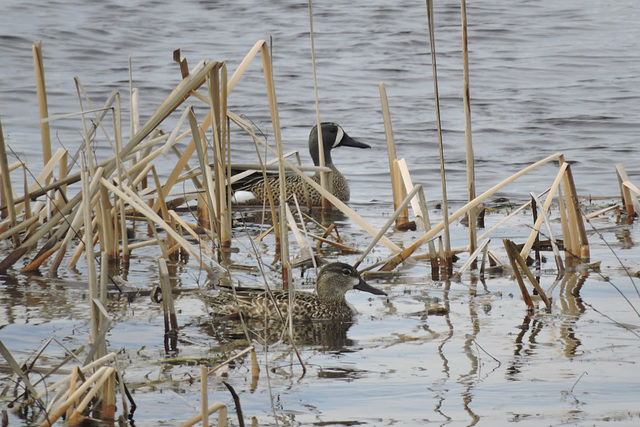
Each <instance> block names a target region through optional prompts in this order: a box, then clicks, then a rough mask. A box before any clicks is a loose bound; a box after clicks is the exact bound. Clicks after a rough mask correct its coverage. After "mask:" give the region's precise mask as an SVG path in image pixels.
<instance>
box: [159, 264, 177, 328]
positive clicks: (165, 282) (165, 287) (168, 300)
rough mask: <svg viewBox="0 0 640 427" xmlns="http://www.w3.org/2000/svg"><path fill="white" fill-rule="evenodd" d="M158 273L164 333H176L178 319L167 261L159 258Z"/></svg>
mask: <svg viewBox="0 0 640 427" xmlns="http://www.w3.org/2000/svg"><path fill="white" fill-rule="evenodd" d="M158 271H159V273H160V288H161V289H162V311H163V313H164V333H165V335H166V334H168V333H170V332H172V331H173V332H177V331H178V318H177V317H176V308H175V305H174V304H173V294H172V292H171V282H170V280H169V269H168V267H167V260H166V259H164V258H160V259H159V260H158Z"/></svg>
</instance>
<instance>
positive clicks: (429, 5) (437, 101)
mask: <svg viewBox="0 0 640 427" xmlns="http://www.w3.org/2000/svg"><path fill="white" fill-rule="evenodd" d="M427 24H428V26H429V46H430V48H431V71H432V73H433V95H434V97H435V110H436V125H437V128H438V151H439V154H440V184H441V188H442V211H443V212H444V215H443V220H444V224H443V226H444V227H443V231H444V246H445V247H444V250H445V253H444V259H443V261H444V263H445V265H446V266H447V268H448V269H451V268H452V267H453V259H452V258H451V237H450V235H449V204H448V198H447V179H446V175H445V167H444V144H443V142H442V123H441V120H440V96H439V94H438V67H437V65H436V41H435V29H434V20H433V0H427Z"/></svg>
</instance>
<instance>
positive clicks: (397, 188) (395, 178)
mask: <svg viewBox="0 0 640 427" xmlns="http://www.w3.org/2000/svg"><path fill="white" fill-rule="evenodd" d="M378 89H379V90H380V103H381V106H382V119H383V122H384V134H385V137H386V140H387V154H388V156H389V176H390V177H391V191H392V193H393V208H394V209H398V206H400V203H402V200H403V199H404V197H405V196H406V194H407V190H406V189H405V187H403V186H402V182H401V180H400V177H399V173H398V170H397V166H396V164H395V162H396V160H397V155H396V143H395V139H394V137H393V128H392V126H391V113H390V111H389V101H388V99H387V90H386V88H385V85H384V83H378ZM407 221H409V211H408V209H406V208H405V210H404V211H403V212H402V213H401V214H400V215H399V216H398V218H397V219H396V225H397V226H400V225H402V224H404V223H406V222H407Z"/></svg>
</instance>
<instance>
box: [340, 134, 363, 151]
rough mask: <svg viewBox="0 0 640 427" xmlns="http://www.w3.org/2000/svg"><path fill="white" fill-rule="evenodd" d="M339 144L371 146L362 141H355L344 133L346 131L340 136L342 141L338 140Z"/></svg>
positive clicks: (359, 146)
mask: <svg viewBox="0 0 640 427" xmlns="http://www.w3.org/2000/svg"><path fill="white" fill-rule="evenodd" d="M340 145H342V146H345V147H356V148H371V146H370V145H369V144H365V143H364V142H360V141H356V140H355V139H353V138H351V137H350V136H349V135H347V134H346V132H345V134H344V136H343V137H342V141H340Z"/></svg>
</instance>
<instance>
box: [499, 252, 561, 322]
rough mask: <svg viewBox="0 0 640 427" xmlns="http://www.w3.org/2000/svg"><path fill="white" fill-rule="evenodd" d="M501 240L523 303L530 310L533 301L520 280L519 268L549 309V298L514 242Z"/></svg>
mask: <svg viewBox="0 0 640 427" xmlns="http://www.w3.org/2000/svg"><path fill="white" fill-rule="evenodd" d="M502 242H503V243H504V247H505V249H506V250H507V254H508V255H509V261H510V262H511V267H512V268H513V270H514V274H515V275H516V278H517V280H518V286H520V291H522V296H523V297H524V299H525V303H526V304H527V307H528V308H529V309H530V310H532V309H533V302H532V301H531V298H530V296H529V293H528V292H527V289H526V287H525V286H524V281H523V280H522V276H521V274H520V270H522V271H523V272H524V273H525V275H526V276H527V278H528V279H529V282H530V283H531V285H532V286H533V287H534V289H535V290H536V291H537V292H538V295H539V296H540V299H542V301H543V302H544V304H545V305H546V306H547V309H551V300H550V299H549V298H547V295H546V293H545V291H544V290H543V289H542V287H541V286H540V284H539V283H538V280H537V279H536V278H535V276H534V275H533V273H531V270H530V269H529V267H527V262H526V261H525V260H524V258H522V257H521V256H520V254H519V253H518V249H517V248H516V245H515V243H513V242H512V241H511V240H509V239H502Z"/></svg>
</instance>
